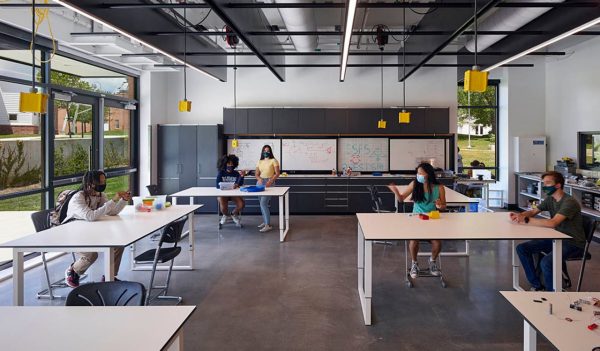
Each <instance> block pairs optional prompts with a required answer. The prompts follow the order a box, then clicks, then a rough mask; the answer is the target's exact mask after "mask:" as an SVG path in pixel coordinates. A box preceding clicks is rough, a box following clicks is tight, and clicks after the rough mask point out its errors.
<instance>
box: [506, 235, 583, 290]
mask: <svg viewBox="0 0 600 351" xmlns="http://www.w3.org/2000/svg"><path fill="white" fill-rule="evenodd" d="M516 250H517V254H518V255H519V259H520V260H521V265H522V266H523V270H525V275H526V276H527V280H528V281H529V283H530V284H531V286H532V287H534V288H536V289H541V287H542V283H541V282H540V279H539V277H538V276H537V274H536V272H535V264H534V255H540V254H541V253H542V252H544V253H546V254H547V255H546V256H544V257H543V258H542V259H541V260H540V268H541V269H542V274H543V276H544V282H545V283H546V291H553V290H554V288H553V286H552V240H531V241H526V242H524V243H521V244H519V245H517V248H516ZM581 256H583V249H582V248H580V247H578V246H575V245H573V244H572V243H571V242H569V241H567V240H563V242H562V258H563V261H564V260H566V259H567V258H569V257H581Z"/></svg>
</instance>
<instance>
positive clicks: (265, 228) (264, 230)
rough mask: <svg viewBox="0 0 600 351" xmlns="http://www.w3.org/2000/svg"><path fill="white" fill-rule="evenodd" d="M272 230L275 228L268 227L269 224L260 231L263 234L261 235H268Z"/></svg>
mask: <svg viewBox="0 0 600 351" xmlns="http://www.w3.org/2000/svg"><path fill="white" fill-rule="evenodd" d="M271 229H273V227H272V226H270V225H268V224H265V226H264V227H262V229H261V230H259V232H261V233H266V232H268V231H270V230H271Z"/></svg>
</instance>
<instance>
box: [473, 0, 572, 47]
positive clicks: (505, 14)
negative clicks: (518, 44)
mask: <svg viewBox="0 0 600 351" xmlns="http://www.w3.org/2000/svg"><path fill="white" fill-rule="evenodd" d="M563 1H564V0H527V2H552V3H560V2H563ZM515 2H524V1H523V0H518V1H515ZM551 9H552V8H551V7H522V8H509V7H502V8H498V9H497V10H496V12H494V13H493V14H491V15H490V16H489V17H488V18H486V19H485V21H483V22H482V23H481V24H479V28H478V29H479V30H480V31H515V30H517V29H519V28H521V27H523V26H524V25H526V24H527V23H529V22H531V21H533V20H534V19H536V18H538V17H539V16H541V15H543V14H544V13H546V12H548V11H550V10H551ZM505 37H506V35H478V36H477V38H478V40H477V46H478V48H477V50H478V51H484V50H485V49H487V48H489V47H490V46H492V45H494V44H495V43H497V42H499V41H500V40H502V39H503V38H505ZM465 48H467V50H469V51H470V52H475V40H474V39H471V40H469V41H468V42H467V44H465Z"/></svg>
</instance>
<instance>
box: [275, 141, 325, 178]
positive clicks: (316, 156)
mask: <svg viewBox="0 0 600 351" xmlns="http://www.w3.org/2000/svg"><path fill="white" fill-rule="evenodd" d="M336 151H337V141H336V139H283V140H281V169H284V170H286V171H331V170H332V169H335V165H336V160H337V159H336V155H337V152H336Z"/></svg>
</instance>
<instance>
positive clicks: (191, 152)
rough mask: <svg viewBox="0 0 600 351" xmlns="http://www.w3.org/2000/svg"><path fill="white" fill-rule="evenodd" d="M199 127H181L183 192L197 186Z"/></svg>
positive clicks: (180, 157) (181, 183)
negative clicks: (197, 140) (197, 139)
mask: <svg viewBox="0 0 600 351" xmlns="http://www.w3.org/2000/svg"><path fill="white" fill-rule="evenodd" d="M197 133H198V131H197V126H185V125H184V126H180V127H179V139H178V141H179V163H180V164H181V165H180V166H179V168H180V174H179V187H180V189H181V190H184V189H187V188H191V187H193V186H196V179H197V176H196V174H197V157H196V147H197V146H196V138H197V136H196V134H197Z"/></svg>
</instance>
